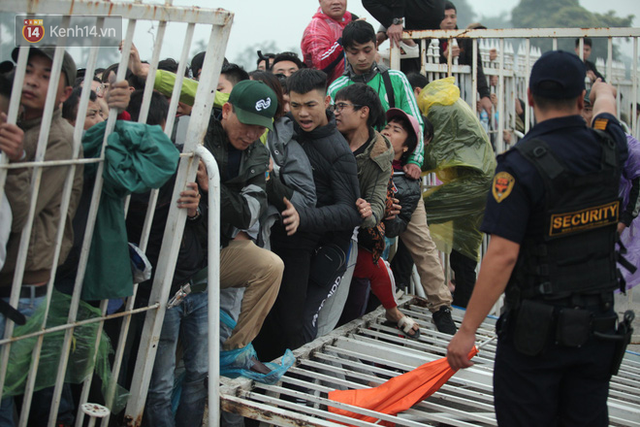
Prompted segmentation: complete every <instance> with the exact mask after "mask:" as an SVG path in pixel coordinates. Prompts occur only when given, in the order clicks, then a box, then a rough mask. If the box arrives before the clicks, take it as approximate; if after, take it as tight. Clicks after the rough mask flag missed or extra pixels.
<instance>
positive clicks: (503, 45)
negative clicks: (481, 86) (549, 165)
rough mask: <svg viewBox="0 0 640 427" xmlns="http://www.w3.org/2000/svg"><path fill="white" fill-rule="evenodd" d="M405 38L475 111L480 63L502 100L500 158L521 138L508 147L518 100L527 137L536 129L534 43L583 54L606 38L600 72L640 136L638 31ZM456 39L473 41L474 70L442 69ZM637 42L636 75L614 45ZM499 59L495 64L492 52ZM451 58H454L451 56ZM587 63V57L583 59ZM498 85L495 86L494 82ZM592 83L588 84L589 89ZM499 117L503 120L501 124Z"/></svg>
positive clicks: (396, 56) (394, 60) (495, 132)
mask: <svg viewBox="0 0 640 427" xmlns="http://www.w3.org/2000/svg"><path fill="white" fill-rule="evenodd" d="M405 37H407V38H413V39H419V40H420V46H421V49H420V52H421V53H420V60H421V73H422V74H424V75H425V76H427V77H428V78H429V80H431V81H433V80H436V79H439V78H443V77H448V76H454V77H455V78H456V84H457V85H458V86H459V87H460V89H461V96H462V98H463V99H464V100H465V101H466V102H467V103H468V104H469V105H470V106H471V107H472V108H473V109H474V111H475V106H476V101H477V100H478V93H477V87H478V75H477V69H478V61H480V62H481V65H482V69H483V71H484V74H485V76H486V77H487V80H488V81H487V84H488V85H489V87H490V88H491V91H492V93H495V94H496V98H497V105H496V106H495V107H494V109H493V111H492V114H491V118H490V122H491V123H492V127H491V130H490V131H489V133H490V135H491V136H492V140H493V144H494V147H495V149H496V152H497V153H498V154H499V153H501V152H503V151H505V150H506V149H508V148H509V147H510V146H512V145H513V144H514V143H515V138H514V139H512V142H511V143H510V144H506V143H505V140H504V135H503V131H504V130H508V131H510V132H513V131H514V129H515V115H514V113H513V111H514V109H515V102H517V101H516V99H521V100H523V101H524V103H525V120H524V122H525V123H524V127H525V132H524V133H526V131H528V130H529V128H530V127H531V125H532V123H533V111H532V110H531V108H529V107H526V104H527V103H526V100H527V96H526V91H527V88H528V86H529V74H530V72H531V67H532V66H533V64H534V62H535V61H536V59H538V58H539V57H540V55H541V54H542V52H541V51H540V49H539V48H537V47H533V46H532V45H531V39H541V38H547V39H552V40H553V44H554V46H557V41H558V39H561V38H569V39H571V40H574V39H580V40H579V47H580V50H579V51H580V52H582V46H583V43H584V39H583V38H584V37H594V38H597V37H601V38H607V40H608V51H607V59H606V62H605V60H604V59H602V58H598V59H597V60H596V61H595V62H596V66H597V67H598V68H599V70H600V71H601V72H603V74H604V76H605V78H606V80H607V82H609V83H611V84H613V85H614V86H615V87H616V89H617V90H618V95H617V105H618V116H619V117H620V116H621V115H622V116H626V118H627V121H628V123H627V125H629V128H630V131H631V133H632V135H634V136H635V137H636V138H637V137H638V136H640V134H639V129H638V124H639V123H638V118H637V113H638V109H637V102H638V77H639V74H638V61H637V58H638V54H639V52H638V39H639V38H640V29H638V28H524V29H522V28H518V29H500V30H483V29H478V30H468V29H459V30H423V31H407V32H405ZM455 38H461V39H471V40H472V41H473V42H472V46H473V54H472V58H473V64H468V65H461V64H457V61H456V59H457V58H451V57H449V58H447V63H443V64H441V63H440V40H441V39H445V40H453V39H455ZM623 38H631V39H632V41H633V48H632V49H633V50H632V58H634V60H633V63H632V65H631V67H630V69H626V67H625V64H624V63H622V62H620V61H614V60H613V40H614V39H623ZM492 50H493V53H494V54H495V55H497V57H496V58H495V59H491V51H492ZM450 56H451V55H450ZM580 56H581V57H582V53H581V55H580ZM390 62H391V67H392V68H394V69H400V49H399V48H398V47H396V46H392V48H391V52H390ZM492 80H493V81H492ZM589 85H590V83H588V84H587V87H589ZM496 116H497V118H496Z"/></svg>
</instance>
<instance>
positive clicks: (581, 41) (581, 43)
mask: <svg viewBox="0 0 640 427" xmlns="http://www.w3.org/2000/svg"><path fill="white" fill-rule="evenodd" d="M578 40H579V42H578V56H580V60H581V61H584V38H583V37H580V38H579V39H578Z"/></svg>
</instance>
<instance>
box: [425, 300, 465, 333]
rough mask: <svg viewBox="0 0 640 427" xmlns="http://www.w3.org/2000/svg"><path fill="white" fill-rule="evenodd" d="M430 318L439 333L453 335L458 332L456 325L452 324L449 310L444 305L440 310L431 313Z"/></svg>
mask: <svg viewBox="0 0 640 427" xmlns="http://www.w3.org/2000/svg"><path fill="white" fill-rule="evenodd" d="M431 318H432V319H433V323H434V324H435V325H436V329H438V331H439V332H442V333H444V334H449V335H455V333H456V332H457V331H458V328H457V327H456V324H455V323H453V319H452V318H451V309H450V308H449V307H447V306H445V305H443V306H442V307H440V310H438V311H436V312H435V313H433V314H432V315H431Z"/></svg>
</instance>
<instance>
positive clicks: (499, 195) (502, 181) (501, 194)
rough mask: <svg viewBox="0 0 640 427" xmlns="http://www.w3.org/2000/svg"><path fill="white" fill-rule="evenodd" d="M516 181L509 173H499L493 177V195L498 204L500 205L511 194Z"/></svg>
mask: <svg viewBox="0 0 640 427" xmlns="http://www.w3.org/2000/svg"><path fill="white" fill-rule="evenodd" d="M515 183H516V179H515V178H514V177H513V175H511V174H510V173H508V172H498V173H497V174H496V176H494V177H493V185H491V193H493V198H494V199H496V202H498V203H500V202H502V201H503V200H504V199H506V198H507V197H509V194H511V190H513V186H514V185H515Z"/></svg>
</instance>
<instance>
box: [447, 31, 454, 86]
mask: <svg viewBox="0 0 640 427" xmlns="http://www.w3.org/2000/svg"><path fill="white" fill-rule="evenodd" d="M452 44H453V37H449V41H448V42H447V49H449V50H448V52H449V54H448V55H447V77H451V75H452V74H453V59H452V58H453V52H452V51H453V49H451V48H452Z"/></svg>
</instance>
